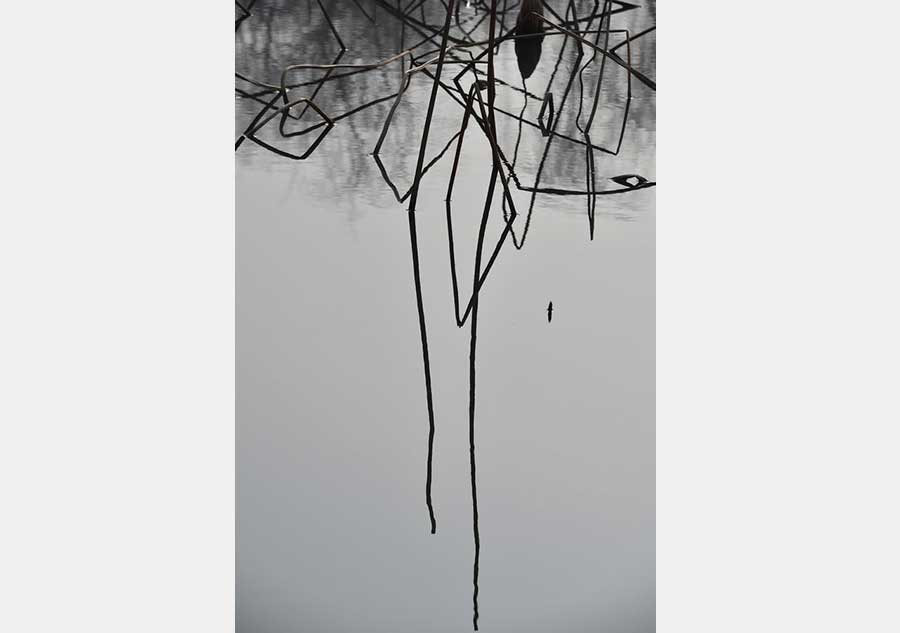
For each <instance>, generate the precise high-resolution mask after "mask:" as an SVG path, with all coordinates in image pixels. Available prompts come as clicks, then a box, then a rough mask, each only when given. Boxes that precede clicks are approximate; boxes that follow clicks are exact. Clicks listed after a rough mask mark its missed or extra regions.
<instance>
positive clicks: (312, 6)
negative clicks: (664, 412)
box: [235, 0, 656, 633]
mask: <svg viewBox="0 0 900 633" xmlns="http://www.w3.org/2000/svg"><path fill="white" fill-rule="evenodd" d="M242 2H244V0H242ZM444 2H446V3H447V4H450V2H449V0H444ZM444 2H439V1H436V0H427V1H425V2H417V1H416V0H412V1H410V0H406V1H404V2H396V1H394V0H385V1H374V0H358V2H353V1H350V0H346V1H336V0H331V1H329V0H299V1H297V0H257V1H256V2H255V3H253V4H252V5H251V6H248V5H247V4H244V7H246V9H241V8H238V9H236V20H239V22H238V23H237V25H236V33H235V70H236V73H237V76H236V78H235V95H236V101H235V114H236V116H235V118H236V123H235V139H236V141H237V143H236V144H237V148H236V151H235V171H236V213H237V216H236V217H237V226H236V251H237V264H236V336H237V340H236V394H237V395H236V398H237V402H236V412H237V413H236V415H237V422H236V424H237V431H236V432H237V437H236V446H237V448H236V451H237V455H236V459H237V482H236V508H237V519H236V521H237V523H236V535H237V536H236V538H237V562H236V566H237V587H236V591H237V630H238V631H239V632H244V633H250V632H253V633H270V632H271V633H276V632H278V633H281V632H284V633H287V632H289V631H290V632H299V631H310V632H316V633H324V632H330V631H335V632H337V631H346V632H357V631H360V632H362V631H365V632H367V633H373V632H380V631H384V632H388V631H390V632H391V633H413V632H415V633H425V632H427V633H441V632H450V631H454V632H458V631H467V630H472V629H473V624H474V622H473V620H474V619H475V611H474V608H475V603H474V601H473V598H474V597H475V596H474V595H473V594H474V592H475V581H477V626H478V629H479V630H483V631H497V632H500V631H504V632H506V631H509V632H512V631H516V632H528V631H535V632H537V631H604V632H605V633H627V632H634V633H637V632H647V631H652V630H654V629H655V361H654V356H655V255H654V250H655V191H656V189H655V186H654V185H655V181H656V173H655V103H656V102H655V83H654V78H655V65H656V55H655V30H653V27H654V26H655V21H656V15H655V3H654V2H652V1H651V2H645V3H643V4H642V5H641V6H635V5H631V4H627V3H622V2H598V3H595V2H593V1H592V0H588V1H579V2H569V1H567V0H551V1H549V2H546V3H545V6H546V8H545V9H544V10H543V20H545V21H544V22H542V24H543V29H544V30H543V39H542V40H535V38H531V41H530V42H525V38H520V39H518V40H516V39H503V36H504V35H506V36H507V37H508V35H509V32H510V30H511V29H512V28H513V27H515V25H516V20H517V16H518V14H519V11H520V8H521V7H520V5H519V3H518V2H513V1H512V0H509V1H508V2H504V1H503V0H500V1H497V2H496V4H497V14H496V16H495V20H494V29H493V30H494V41H495V43H496V44H497V45H496V46H495V47H494V48H493V49H492V48H491V47H490V46H489V45H488V42H489V41H490V40H491V17H490V10H489V9H490V5H491V2H490V0H488V1H487V2H484V1H482V2H465V1H463V2H461V3H458V6H455V7H454V8H453V11H452V12H451V16H450V28H449V30H448V31H447V33H448V37H447V41H446V52H445V54H444V55H443V56H442V55H441V54H440V50H441V48H442V27H443V25H444V22H445V19H446V15H447V11H446V9H445V3H444ZM504 7H505V11H503V9H504ZM247 14H249V15H247ZM579 38H580V39H579ZM498 40H499V42H498ZM538 41H539V44H538ZM516 42H519V43H518V44H517V43H516ZM535 44H537V46H538V47H539V49H538V51H537V53H535V52H534V51H535V47H534V46H533V45H535ZM529 45H531V46H532V48H531V50H530V51H526V50H525V48H526V46H529ZM591 45H593V46H591ZM517 48H518V49H519V56H518V57H517ZM489 50H493V51H494V54H493V55H491V54H490V53H489V52H488V51H489ZM406 51H409V52H408V53H405V54H404V52H406ZM527 55H530V56H531V60H530V61H529V59H525V58H526V56H527ZM534 58H536V65H535V64H534V62H535V59H534ZM439 59H440V60H441V63H440V77H439V80H440V83H438V84H437V85H436V84H435V76H437V73H438V67H439V64H438V61H439ZM380 62H386V63H384V64H381V65H377V64H379V63H380ZM473 62H474V63H473ZM489 62H490V63H489ZM523 64H524V66H523ZM292 65H299V66H301V67H300V68H293V69H290V70H288V71H287V72H284V73H283V71H284V70H285V69H286V68H288V67H290V66H292ZM531 65H534V69H533V71H532V72H530V73H529V72H528V71H529V67H530V66H531ZM311 66H316V67H311ZM323 66H331V68H327V67H326V68H323ZM491 66H492V68H491ZM411 69H415V70H411ZM523 69H524V70H525V72H526V74H529V76H528V77H527V78H526V79H524V80H523V78H522V74H523V72H522V70H523ZM476 70H477V74H476V72H475V71H476ZM490 77H493V81H492V82H491V81H489V78H490ZM282 82H284V86H285V90H282V88H281V86H282ZM478 82H480V84H479V83H478ZM473 84H474V87H473ZM548 95H552V97H551V96H548ZM304 99H307V101H304ZM432 99H433V108H431V107H430V104H431V103H432ZM285 100H287V102H288V103H291V102H294V101H297V102H298V103H296V105H293V106H292V107H290V108H287V107H285ZM551 100H552V103H551ZM467 104H471V107H470V108H469V109H468V112H469V115H468V116H466V112H467ZM492 106H493V107H492ZM267 119H268V120H267ZM492 119H493V120H494V121H495V123H494V125H493V127H492V126H491V123H490V121H491V120H492ZM254 121H255V123H254ZM464 122H465V127H463V126H464ZM308 128H313V129H312V130H311V131H305V130H308ZM491 129H495V130H496V145H497V149H496V151H495V150H494V149H493V148H492V142H491V139H492V136H491V134H489V131H490V130H491ZM426 131H427V139H426V141H427V142H426V144H425V151H424V153H422V152H421V147H422V138H423V135H424V134H425V133H426ZM295 133H298V134H295ZM309 150H312V151H310V152H309V153H308V156H306V157H305V158H304V159H303V160H296V159H295V158H292V157H291V156H295V157H297V156H302V155H303V154H305V153H307V152H308V151H309ZM417 173H421V177H420V179H418V181H417V178H416V175H417ZM451 183H452V188H451ZM448 192H449V195H448ZM488 199H489V203H488V205H487V207H486V200H488ZM413 204H414V205H415V206H414V210H413V211H410V208H411V206H412V205H413ZM486 208H487V210H488V213H487V214H485V209H486ZM485 218H486V219H485ZM448 219H449V222H448ZM451 231H452V233H451ZM451 235H452V239H451ZM476 261H477V263H478V268H479V270H480V271H481V274H480V278H481V283H480V286H479V291H478V292H477V301H476V300H474V298H473V297H474V296H476V293H473V289H474V288H475V283H474V280H475V279H476V275H475V270H476ZM485 270H487V273H485ZM454 272H455V274H454ZM455 295H456V297H457V298H458V300H457V301H455V300H454V296H455ZM470 298H473V299H472V300H471V301H470ZM551 303H552V310H548V307H549V306H550V304H551ZM467 306H471V308H470V309H469V310H467ZM458 317H459V318H458ZM460 321H463V323H462V325H461V326H460V324H459V322H460ZM473 338H474V341H473ZM426 367H427V372H426ZM431 428H433V430H434V433H433V438H432V441H431V442H429V435H430V430H431ZM473 447H474V457H475V463H474V468H473V463H472V461H471V457H472V454H473V452H472V449H473ZM429 452H431V465H430V469H429ZM429 470H430V498H431V505H432V508H433V515H434V526H435V528H436V529H435V531H434V533H433V534H432V521H431V516H430V512H429V507H428V506H427V505H426V487H427V486H428V485H429V482H428V481H427V480H428V478H429ZM473 483H475V484H476V488H475V490H476V491H477V521H475V520H474V516H473V510H474V507H473ZM476 529H477V542H478V549H477V556H478V560H477V572H476V569H475V562H476V561H475V556H476V545H475V543H476V540H475V539H476Z"/></svg>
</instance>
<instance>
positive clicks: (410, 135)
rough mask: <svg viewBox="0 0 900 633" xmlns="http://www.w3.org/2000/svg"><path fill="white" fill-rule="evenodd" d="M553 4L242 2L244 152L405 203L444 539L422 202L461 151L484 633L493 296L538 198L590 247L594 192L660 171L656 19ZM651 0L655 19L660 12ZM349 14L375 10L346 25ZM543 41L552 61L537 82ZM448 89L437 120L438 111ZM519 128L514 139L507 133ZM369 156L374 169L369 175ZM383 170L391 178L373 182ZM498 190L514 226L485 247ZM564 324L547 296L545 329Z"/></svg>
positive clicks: (641, 182)
mask: <svg viewBox="0 0 900 633" xmlns="http://www.w3.org/2000/svg"><path fill="white" fill-rule="evenodd" d="M553 4H556V5H557V6H556V7H554V6H552V4H551V3H544V2H541V1H540V0H523V1H522V2H520V3H514V2H507V1H506V0H502V1H498V0H480V1H479V2H475V3H469V2H466V3H462V2H459V0H447V1H446V3H436V2H424V1H423V0H407V1H406V2H403V1H401V0H373V1H370V2H365V1H364V0H354V2H353V4H352V5H349V4H343V5H341V4H340V3H338V2H336V1H334V0H332V1H328V0H308V1H306V2H301V3H300V6H301V9H300V10H297V9H296V8H295V7H294V6H293V5H292V4H291V3H289V2H287V0H271V1H267V0H259V1H258V2H257V1H256V0H252V1H251V2H247V3H245V4H240V3H238V2H236V20H235V27H236V33H237V35H236V37H237V44H236V46H237V57H238V60H239V63H238V64H237V66H238V71H237V73H236V93H237V95H238V97H239V99H240V101H241V107H242V108H245V113H246V115H247V116H246V117H245V119H244V125H239V129H238V138H237V140H236V142H235V150H236V151H238V152H239V155H240V153H241V152H244V151H246V146H247V145H249V143H247V142H246V141H249V142H250V143H252V144H254V145H256V147H257V148H258V151H266V152H272V153H273V154H275V155H277V156H279V157H281V158H283V159H288V160H297V161H303V160H306V159H308V158H309V157H310V156H312V155H313V154H314V153H318V152H327V154H328V164H329V165H330V169H331V170H332V171H336V170H339V171H340V172H342V173H344V174H347V175H348V177H349V178H351V179H359V180H358V181H355V182H354V181H351V186H354V187H358V188H359V189H361V190H366V191H370V190H376V189H377V190H382V189H384V186H385V185H386V187H387V188H388V190H389V191H390V192H391V193H392V194H393V198H394V199H395V200H396V202H399V203H404V202H406V201H407V200H408V201H409V207H408V213H407V215H408V226H409V246H410V253H411V264H412V270H413V282H414V291H415V296H416V306H417V314H418V323H419V333H420V338H421V351H422V359H423V370H424V383H425V392H426V404H427V418H428V443H427V458H426V477H425V497H426V507H427V511H428V516H429V521H430V524H431V533H432V534H434V533H436V530H437V522H436V518H435V511H434V503H433V499H432V484H433V461H434V460H433V457H434V439H435V415H434V398H433V386H432V375H431V363H430V358H429V346H428V330H427V327H426V315H425V302H424V301H423V287H422V274H421V266H420V253H419V245H418V232H417V225H416V211H417V204H418V201H419V196H420V191H421V187H420V185H421V183H422V182H423V179H424V178H425V177H426V176H427V175H429V173H431V172H432V171H433V168H435V169H434V171H436V166H438V165H441V164H443V163H445V162H447V161H448V160H449V158H448V157H449V156H451V155H452V156H453V161H452V166H451V168H450V174H449V179H448V185H447V196H446V202H445V207H446V226H447V235H448V240H447V242H448V251H449V264H450V273H451V287H452V294H453V303H454V309H455V321H456V325H457V327H460V328H461V327H463V325H465V323H466V322H467V321H469V326H470V333H469V368H468V387H469V389H468V432H469V433H468V434H469V465H470V491H471V505H472V531H473V540H474V561H473V577H472V600H473V627H474V629H475V630H478V617H479V613H478V594H479V584H478V581H479V562H480V551H481V538H480V532H479V521H478V494H477V477H476V459H475V458H476V451H475V419H476V418H475V404H476V393H475V391H476V389H475V388H476V348H477V345H476V342H477V334H478V311H479V296H480V294H481V291H482V289H483V287H484V285H485V283H486V281H487V279H488V276H489V273H490V272H491V269H492V267H493V265H494V263H495V261H496V260H497V258H498V256H499V254H500V253H501V251H502V249H503V246H504V245H505V243H506V242H507V241H508V240H507V238H509V237H510V236H511V240H509V241H511V242H512V243H513V245H514V246H515V248H516V249H522V248H523V247H524V245H525V241H526V237H527V235H528V232H529V229H530V227H531V223H532V216H533V212H534V209H535V203H536V201H537V200H538V197H539V196H540V197H541V200H557V201H562V200H567V199H571V200H577V201H578V202H579V204H583V206H582V208H583V210H584V214H585V215H586V217H587V220H588V236H589V238H590V239H591V240H593V239H594V234H595V226H596V215H597V202H598V199H600V198H601V197H604V196H620V195H624V196H627V195H628V194H631V193H632V192H635V191H638V190H641V189H645V188H648V187H652V186H654V185H655V182H653V180H652V179H651V178H652V174H647V175H644V174H641V173H631V172H637V171H640V170H641V168H642V167H645V166H646V165H647V163H648V161H647V160H644V154H645V153H646V152H649V153H650V154H651V155H652V152H653V148H652V145H650V144H647V143H641V142H640V139H641V135H642V134H646V133H647V132H648V131H650V130H652V126H653V118H654V113H653V109H652V108H653V105H652V103H653V102H652V99H646V100H639V101H638V102H637V103H636V104H635V105H632V98H633V93H632V91H633V87H634V86H635V85H640V86H642V90H645V91H647V90H649V91H651V92H652V91H655V82H654V80H653V79H652V78H651V74H652V70H653V66H654V63H655V58H654V54H653V52H652V48H651V51H650V53H649V54H647V53H646V51H644V52H641V46H640V44H641V42H642V41H644V39H642V38H646V36H648V35H649V34H652V33H654V29H655V26H654V25H652V24H651V25H650V26H649V27H646V28H642V29H641V30H639V31H635V30H634V26H633V25H632V24H631V23H630V22H629V21H628V20H629V16H630V14H631V13H632V12H635V11H636V10H637V9H638V8H639V7H637V6H636V5H633V4H629V3H626V2H621V1H618V0H604V2H602V3H600V2H595V1H582V2H576V1H574V0H568V1H567V2H557V3H553ZM470 5H471V6H470ZM649 6H650V7H651V17H655V16H654V15H653V13H652V12H655V6H654V5H653V4H652V3H651V4H650V5H649ZM545 9H546V14H545ZM348 11H357V12H359V15H361V16H363V17H362V18H361V19H357V20H355V21H350V20H348V19H346V13H347V12H348ZM548 15H549V17H547V16H548ZM513 16H516V18H515V21H513ZM620 21H621V22H620ZM249 25H252V26H253V27H254V28H247V27H248V26H249ZM510 40H512V42H513V47H512V48H513V49H514V54H515V59H516V64H517V66H518V70H519V75H520V77H515V76H511V75H510V74H509V73H508V72H506V71H507V69H508V64H506V63H505V60H507V57H504V55H509V48H510V47H509V43H510ZM545 42H546V43H547V46H548V55H547V56H546V57H545V64H544V66H543V67H542V70H541V72H538V73H537V74H536V75H535V72H536V69H537V68H538V64H539V62H540V60H541V57H542V48H543V45H544V43H545ZM348 44H351V46H350V49H348ZM351 49H352V52H349V51H351ZM250 52H252V54H249V53H250ZM298 61H299V63H298ZM548 71H549V74H548ZM532 76H534V77H535V78H534V79H533V80H532V83H535V84H537V85H540V86H542V90H540V91H538V92H536V93H532V92H529V89H528V86H527V85H526V80H527V79H529V78H531V77H532ZM423 90H424V91H427V92H428V95H429V96H428V101H427V103H428V105H427V111H426V113H425V116H424V120H423V118H422V117H421V113H420V112H419V111H418V110H417V107H416V105H417V104H420V103H421V101H419V100H418V99H413V98H412V95H414V94H417V93H419V92H421V91H423ZM439 97H440V104H441V105H440V108H439V109H440V111H441V114H440V115H439V116H438V117H436V116H435V111H436V109H438V108H437V104H438V102H439ZM529 97H530V98H529ZM519 104H521V106H520V107H519ZM529 106H530V107H529ZM460 112H461V116H460V114H459V113H460ZM238 118H239V119H240V118H241V117H240V116H239V117H238ZM248 119H249V123H247V120H248ZM453 121H456V123H453ZM448 122H449V123H448ZM470 123H472V125H470ZM337 126H342V127H344V128H346V129H348V130H349V137H350V139H351V144H350V145H341V144H340V143H342V142H346V139H347V136H346V135H345V136H343V137H342V139H341V141H338V142H336V143H335V144H330V140H331V138H330V136H329V135H330V133H331V132H332V130H334V129H335V128H336V127H337ZM510 126H512V127H510ZM470 128H471V130H473V131H475V132H477V133H478V134H480V135H481V136H483V138H484V140H485V141H486V142H487V143H488V145H489V148H490V154H491V158H490V160H491V165H492V167H491V170H490V176H489V178H488V181H487V184H486V187H485V190H484V198H483V199H484V203H483V210H482V214H481V219H480V224H479V230H478V237H477V242H476V244H475V247H474V258H473V259H474V261H473V280H472V293H471V295H470V297H469V298H468V300H467V301H466V304H465V307H464V309H463V310H462V313H461V309H460V298H459V294H460V293H459V281H458V274H457V250H456V246H455V243H454V232H453V211H452V206H453V205H452V198H453V193H454V187H455V185H456V178H457V174H458V171H459V167H460V158H461V154H462V151H463V146H464V143H465V139H466V136H467V131H469V130H470ZM513 129H514V130H515V133H514V134H510V133H509V132H510V131H511V130H513ZM626 130H630V131H631V132H632V133H633V134H636V136H637V138H638V142H637V143H635V144H633V146H631V147H629V146H628V144H626V143H625V139H626ZM472 133H473V132H472V131H469V134H470V135H471V134H472ZM376 135H377V136H376ZM512 139H515V140H514V141H513V140H512ZM416 141H418V143H417V142H416ZM429 141H431V147H432V149H431V151H429ZM454 144H455V152H454V153H452V154H451V153H450V151H449V150H450V149H451V148H452V147H454ZM510 146H512V152H510V151H509V150H510ZM362 147H368V148H369V150H368V151H369V152H370V154H368V153H367V152H363V151H359V150H360V148H362ZM415 147H418V151H417V153H416V154H415V156H416V160H415V166H414V168H413V169H412V170H410V164H409V163H408V162H407V161H406V160H405V158H406V157H407V156H409V157H411V156H412V155H413V153H412V152H413V148H415ZM520 147H521V149H522V151H521V152H520ZM369 156H371V159H370V158H369ZM601 157H605V158H606V159H605V160H604V164H603V170H604V171H603V173H599V170H598V163H599V162H600V158H601ZM616 160H618V161H619V162H618V163H617V162H616ZM373 164H374V166H375V167H376V168H377V169H371V166H372V165H373ZM617 165H621V166H620V167H617ZM619 170H620V171H619ZM645 173H646V172H645ZM376 177H377V178H380V179H381V181H382V184H380V185H379V183H377V182H376V181H374V180H373V179H374V178H376ZM367 178H368V180H366V179H367ZM324 180H328V179H324ZM398 183H404V184H398ZM405 183H408V186H407V184H405ZM498 185H499V187H500V189H501V191H500V192H499V197H500V199H501V208H502V217H503V229H502V231H501V233H500V235H499V237H498V238H497V239H496V241H495V242H494V241H489V248H488V251H487V252H485V250H484V246H485V242H486V241H487V228H488V224H489V219H490V216H491V211H492V209H493V208H494V206H495V205H494V198H495V197H496V196H495V193H497V191H496V190H497V187H498ZM467 186H468V185H467ZM401 191H405V193H402V194H401ZM522 194H524V195H525V197H527V198H528V205H527V209H525V210H524V212H523V213H517V211H516V199H517V198H518V199H519V204H520V205H521V203H522ZM582 201H583V202H582ZM523 216H524V217H523ZM485 258H486V259H485ZM552 318H553V302H552V301H551V302H550V303H549V304H548V305H547V321H548V323H549V322H551V321H552Z"/></svg>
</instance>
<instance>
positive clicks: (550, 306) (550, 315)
mask: <svg viewBox="0 0 900 633" xmlns="http://www.w3.org/2000/svg"><path fill="white" fill-rule="evenodd" d="M552 320H553V302H552V301H551V302H550V303H549V304H547V323H550V321H552Z"/></svg>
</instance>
